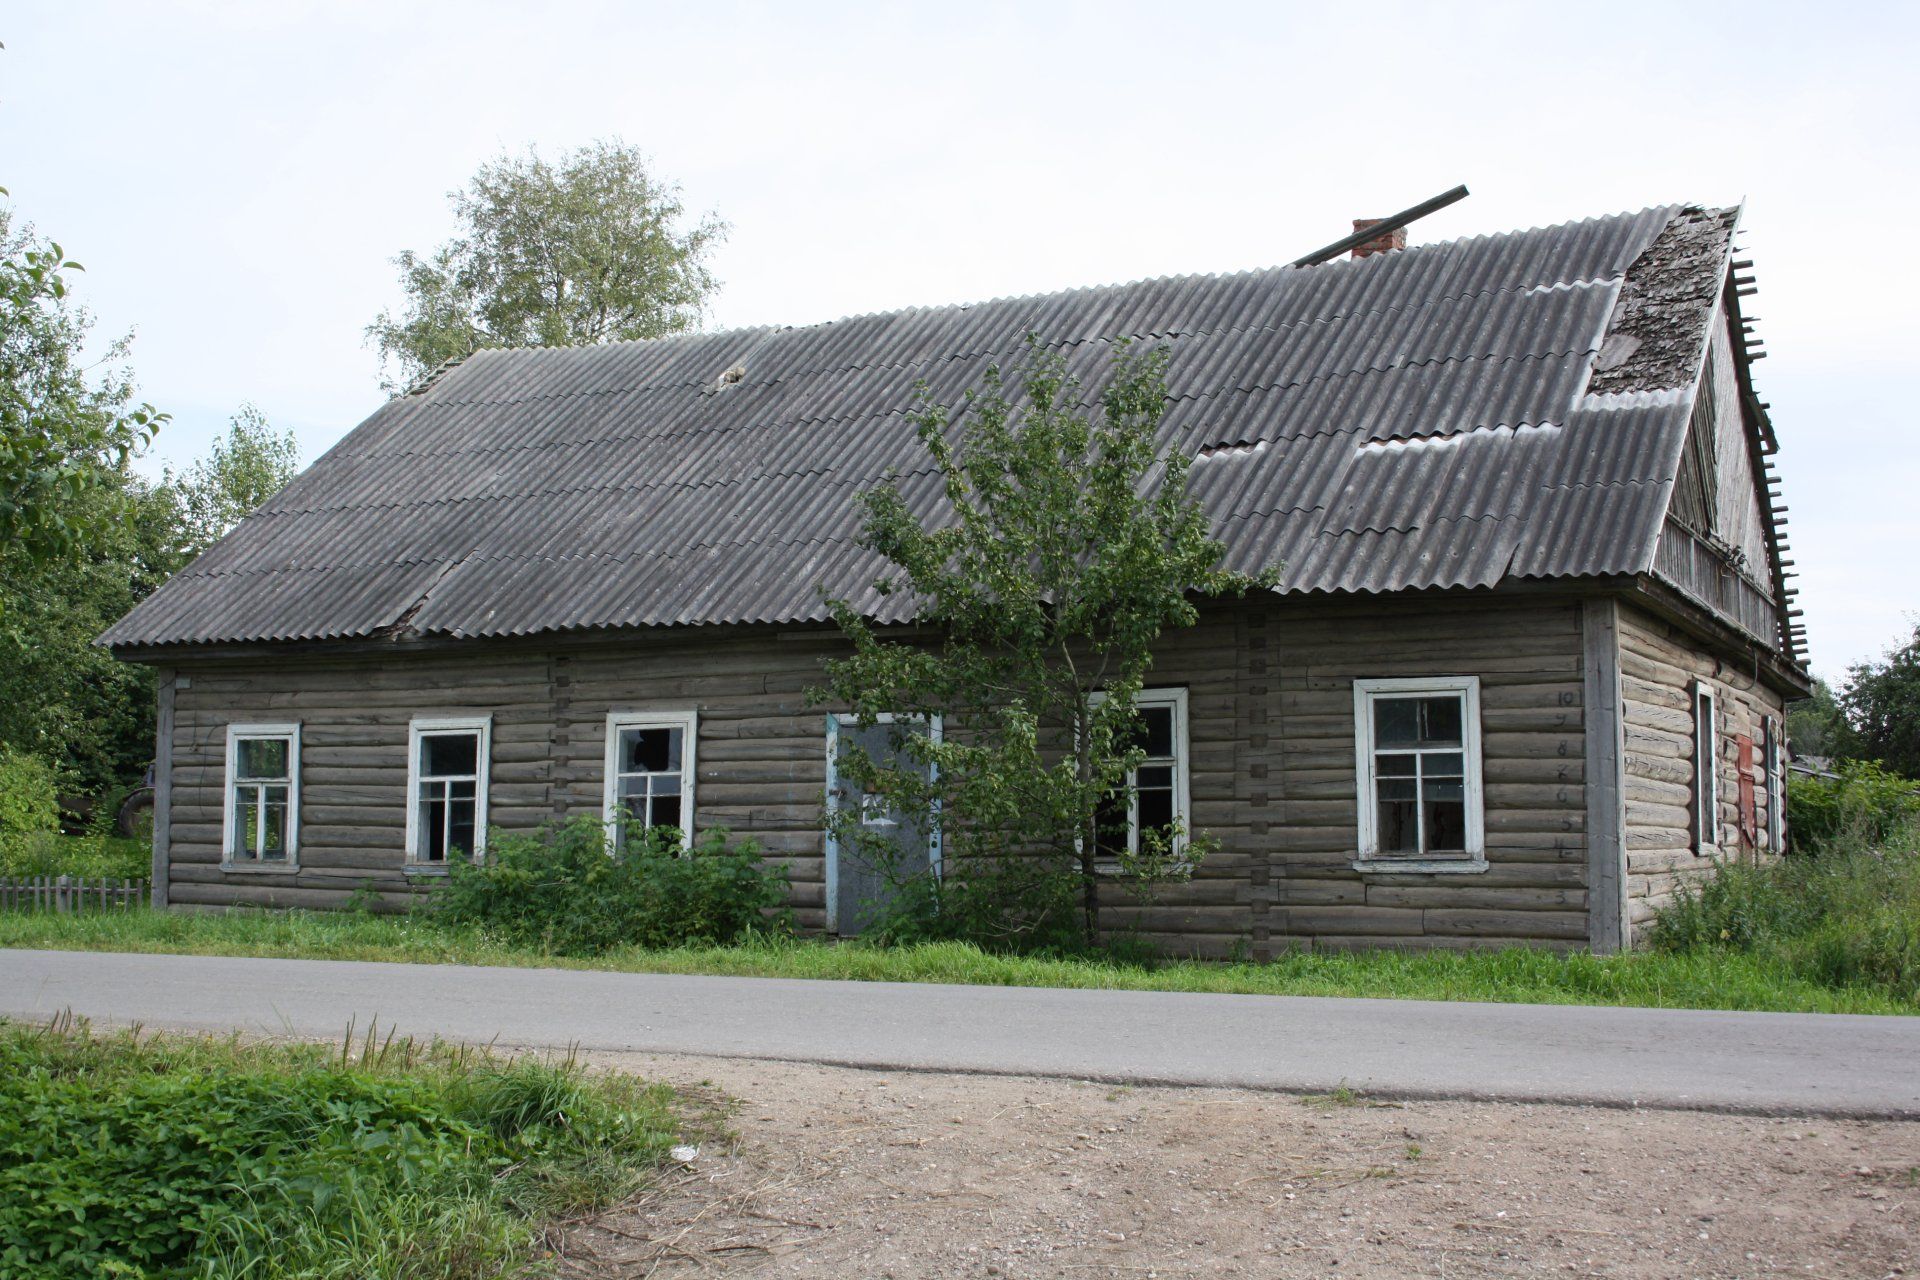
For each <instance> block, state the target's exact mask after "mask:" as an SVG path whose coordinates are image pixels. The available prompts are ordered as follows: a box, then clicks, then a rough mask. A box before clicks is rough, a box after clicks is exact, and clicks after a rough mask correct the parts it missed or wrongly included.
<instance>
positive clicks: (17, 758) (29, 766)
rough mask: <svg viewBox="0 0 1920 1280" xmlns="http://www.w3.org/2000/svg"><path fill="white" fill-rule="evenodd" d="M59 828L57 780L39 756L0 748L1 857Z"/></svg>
mask: <svg viewBox="0 0 1920 1280" xmlns="http://www.w3.org/2000/svg"><path fill="white" fill-rule="evenodd" d="M59 830H60V780H59V777H58V776H57V775H56V774H55V773H54V770H53V766H52V765H50V764H48V763H47V762H46V761H44V760H42V759H41V758H40V757H39V756H36V755H33V754H31V753H29V752H25V751H10V750H8V749H7V748H5V747H0V857H4V856H5V854H6V851H7V850H8V849H9V848H14V847H17V846H19V845H21V844H24V843H25V842H26V841H27V840H28V839H29V838H31V837H35V836H43V835H53V834H57V833H58V832H59Z"/></svg>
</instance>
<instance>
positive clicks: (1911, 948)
mask: <svg viewBox="0 0 1920 1280" xmlns="http://www.w3.org/2000/svg"><path fill="white" fill-rule="evenodd" d="M1653 946H1654V947H1655V949H1657V950H1663V951H1670V952H1686V951H1737V952H1746V953H1749V954H1752V955H1756V956H1759V957H1761V958H1763V959H1765V960H1767V961H1769V962H1771V963H1773V964H1775V965H1778V966H1779V967H1780V968H1782V969H1784V970H1785V971H1787V972H1788V973H1790V974H1791V975H1793V976H1795V977H1798V978H1802V979H1804V980H1806V981H1809V982H1814V983H1817V984H1819V985H1821V986H1826V987H1834V988H1839V987H1866V988H1873V989H1876V990H1880V991H1883V992H1886V993H1887V994H1889V995H1892V996H1894V997H1895V998H1896V999H1900V1000H1904V1001H1907V1002H1910V1003H1913V1004H1916V1005H1920V839H1917V838H1916V835H1915V832H1914V830H1913V829H1912V828H1911V827H1909V828H1908V829H1906V830H1905V831H1904V832H1900V833H1896V839H1895V841H1894V842H1893V844H1892V845H1891V846H1890V847H1886V848H1881V849H1871V848H1864V847H1858V846H1854V847H1830V848H1828V849H1827V850H1825V851H1823V852H1822V853H1821V855H1820V856H1818V857H1812V858H1802V857H1796V858H1788V859H1785V860H1783V861H1779V862H1774V863H1770V864H1766V865H1762V866H1749V865H1745V864H1740V863H1725V864H1722V865H1721V866H1719V867H1718V868H1716V869H1715V871H1714V874H1713V876H1712V877H1711V878H1709V879H1708V880H1706V881H1704V882H1703V883H1702V884H1700V885H1699V886H1698V887H1697V888H1696V889H1692V890H1688V891H1685V892H1682V893H1681V894H1680V896H1679V897H1678V898H1677V899H1676V900H1675V901H1674V902H1673V903H1672V904H1671V905H1670V906H1668V907H1667V908H1666V909H1665V910H1663V911H1662V912H1661V913H1660V916H1659V918H1658V919H1657V920H1656V921H1655V924H1654V931H1653Z"/></svg>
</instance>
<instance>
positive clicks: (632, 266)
mask: <svg viewBox="0 0 1920 1280" xmlns="http://www.w3.org/2000/svg"><path fill="white" fill-rule="evenodd" d="M448 198H449V200H451V202H452V204H453V211H454V214H455V216H456V217H457V218H458V219H459V222H460V227H461V232H460V234H459V235H458V236H456V237H455V238H454V239H452V240H450V241H448V242H447V243H446V244H444V245H442V246H441V247H440V248H438V249H436V250H434V251H433V252H432V253H430V254H424V255H423V254H418V253H415V252H414V251H413V250H411V249H409V250H406V251H405V252H403V253H401V254H400V256H399V257H397V258H395V259H394V265H396V266H398V267H399V268H400V283H401V287H402V288H403V289H404V290H405V292H406V298H407V301H406V307H405V309H404V310H403V311H402V312H401V313H400V314H398V315H395V314H394V313H393V312H391V311H382V312H381V313H380V315H379V317H378V318H377V319H376V320H375V321H374V322H373V323H372V324H371V325H369V326H367V339H368V342H369V343H370V345H372V346H373V347H374V348H375V349H377V350H378V351H379V352H380V360H381V371H382V378H381V385H382V386H383V387H384V388H386V389H387V390H389V391H393V390H399V389H402V388H404V387H406V386H409V385H411V384H412V383H413V382H415V381H416V380H418V379H419V378H420V377H421V376H423V375H425V374H427V373H429V372H431V371H432V370H434V369H436V368H438V367H439V366H440V365H441V364H443V363H445V362H446V361H448V360H453V359H457V358H460V357H463V356H467V355H471V354H472V353H473V352H475V351H477V350H479V349H480V348H482V347H527V346H584V345H588V344H591V343H596V342H609V341H613V340H616V339H626V338H656V337H659V336H661V335H663V334H669V333H678V332H680V331H682V330H685V329H691V328H694V327H695V326H697V325H698V324H699V322H700V319H701V316H702V314H703V313H704V310H705V307H706V302H707V298H708V296H709V295H710V294H712V292H713V291H714V289H715V288H716V287H718V283H717V281H715V279H714V277H713V274H712V272H711V271H709V270H708V268H707V257H708V254H709V253H710V251H711V250H712V248H713V246H714V245H715V244H716V243H717V242H718V241H719V240H720V239H721V237H723V236H724V235H725V234H726V225H725V224H724V223H722V222H720V221H718V220H716V219H715V218H713V217H712V216H708V217H705V218H702V219H700V220H698V221H696V222H693V223H691V225H689V224H688V220H687V218H686V209H685V206H684V204H683V203H682V201H681V197H680V188H679V187H678V186H677V185H676V184H674V183H671V182H667V181H663V180H662V179H660V178H659V177H657V176H655V175H654V174H653V173H652V171H651V170H650V168H649V166H648V162H647V159H646V157H645V156H644V155H642V154H641V153H640V151H639V150H638V149H637V148H635V147H630V146H627V145H625V144H623V143H621V142H619V141H617V140H616V141H611V142H596V143H593V144H591V145H589V146H585V147H581V148H578V149H576V150H573V151H569V152H566V153H565V154H563V155H562V156H561V157H560V159H559V160H558V161H557V162H554V163H549V162H548V161H547V160H545V159H543V158H542V157H541V156H540V155H539V153H538V152H536V151H532V150H529V151H528V152H527V153H526V154H525V155H524V156H502V157H500V158H499V159H497V160H494V161H492V162H491V163H488V164H485V165H482V166H481V168H480V170H479V172H477V173H476V174H474V176H473V178H472V180H471V181H470V182H469V183H468V184H467V186H466V187H465V188H464V189H463V190H460V191H454V192H450V193H449V194H448ZM389 366H397V367H398V373H397V375H390V374H389V372H388V369H389Z"/></svg>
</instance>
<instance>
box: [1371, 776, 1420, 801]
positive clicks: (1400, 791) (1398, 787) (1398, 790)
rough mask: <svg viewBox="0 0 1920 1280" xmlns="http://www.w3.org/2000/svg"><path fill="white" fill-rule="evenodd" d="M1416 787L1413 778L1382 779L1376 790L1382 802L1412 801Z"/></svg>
mask: <svg viewBox="0 0 1920 1280" xmlns="http://www.w3.org/2000/svg"><path fill="white" fill-rule="evenodd" d="M1415 785H1416V784H1415V783H1414V780H1413V779H1412V778H1382V779H1380V781H1379V782H1378V783H1377V784H1376V790H1377V792H1378V794H1379V796H1380V798H1381V799H1382V800H1411V799H1413V798H1414V797H1413V789H1414V786H1415Z"/></svg>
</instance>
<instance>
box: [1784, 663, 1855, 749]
mask: <svg viewBox="0 0 1920 1280" xmlns="http://www.w3.org/2000/svg"><path fill="white" fill-rule="evenodd" d="M1787 741H1788V742H1790V743H1792V744H1793V752H1794V754H1795V755H1796V756H1802V757H1804V756H1823V757H1828V758H1833V757H1851V756H1854V755H1856V754H1858V748H1857V744H1856V743H1855V741H1854V736H1853V729H1852V728H1851V727H1850V726H1849V725H1848V724H1847V717H1846V713H1845V712H1843V711H1841V710H1840V702H1839V699H1837V698H1836V697H1834V693H1833V686H1832V685H1830V684H1828V683H1827V682H1826V681H1825V680H1822V679H1820V678H1819V677H1817V676H1816V677H1815V678H1814V681H1813V696H1812V697H1809V698H1803V699H1801V700H1800V701H1799V702H1796V703H1794V704H1793V705H1792V706H1791V707H1790V708H1788V710H1787Z"/></svg>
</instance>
